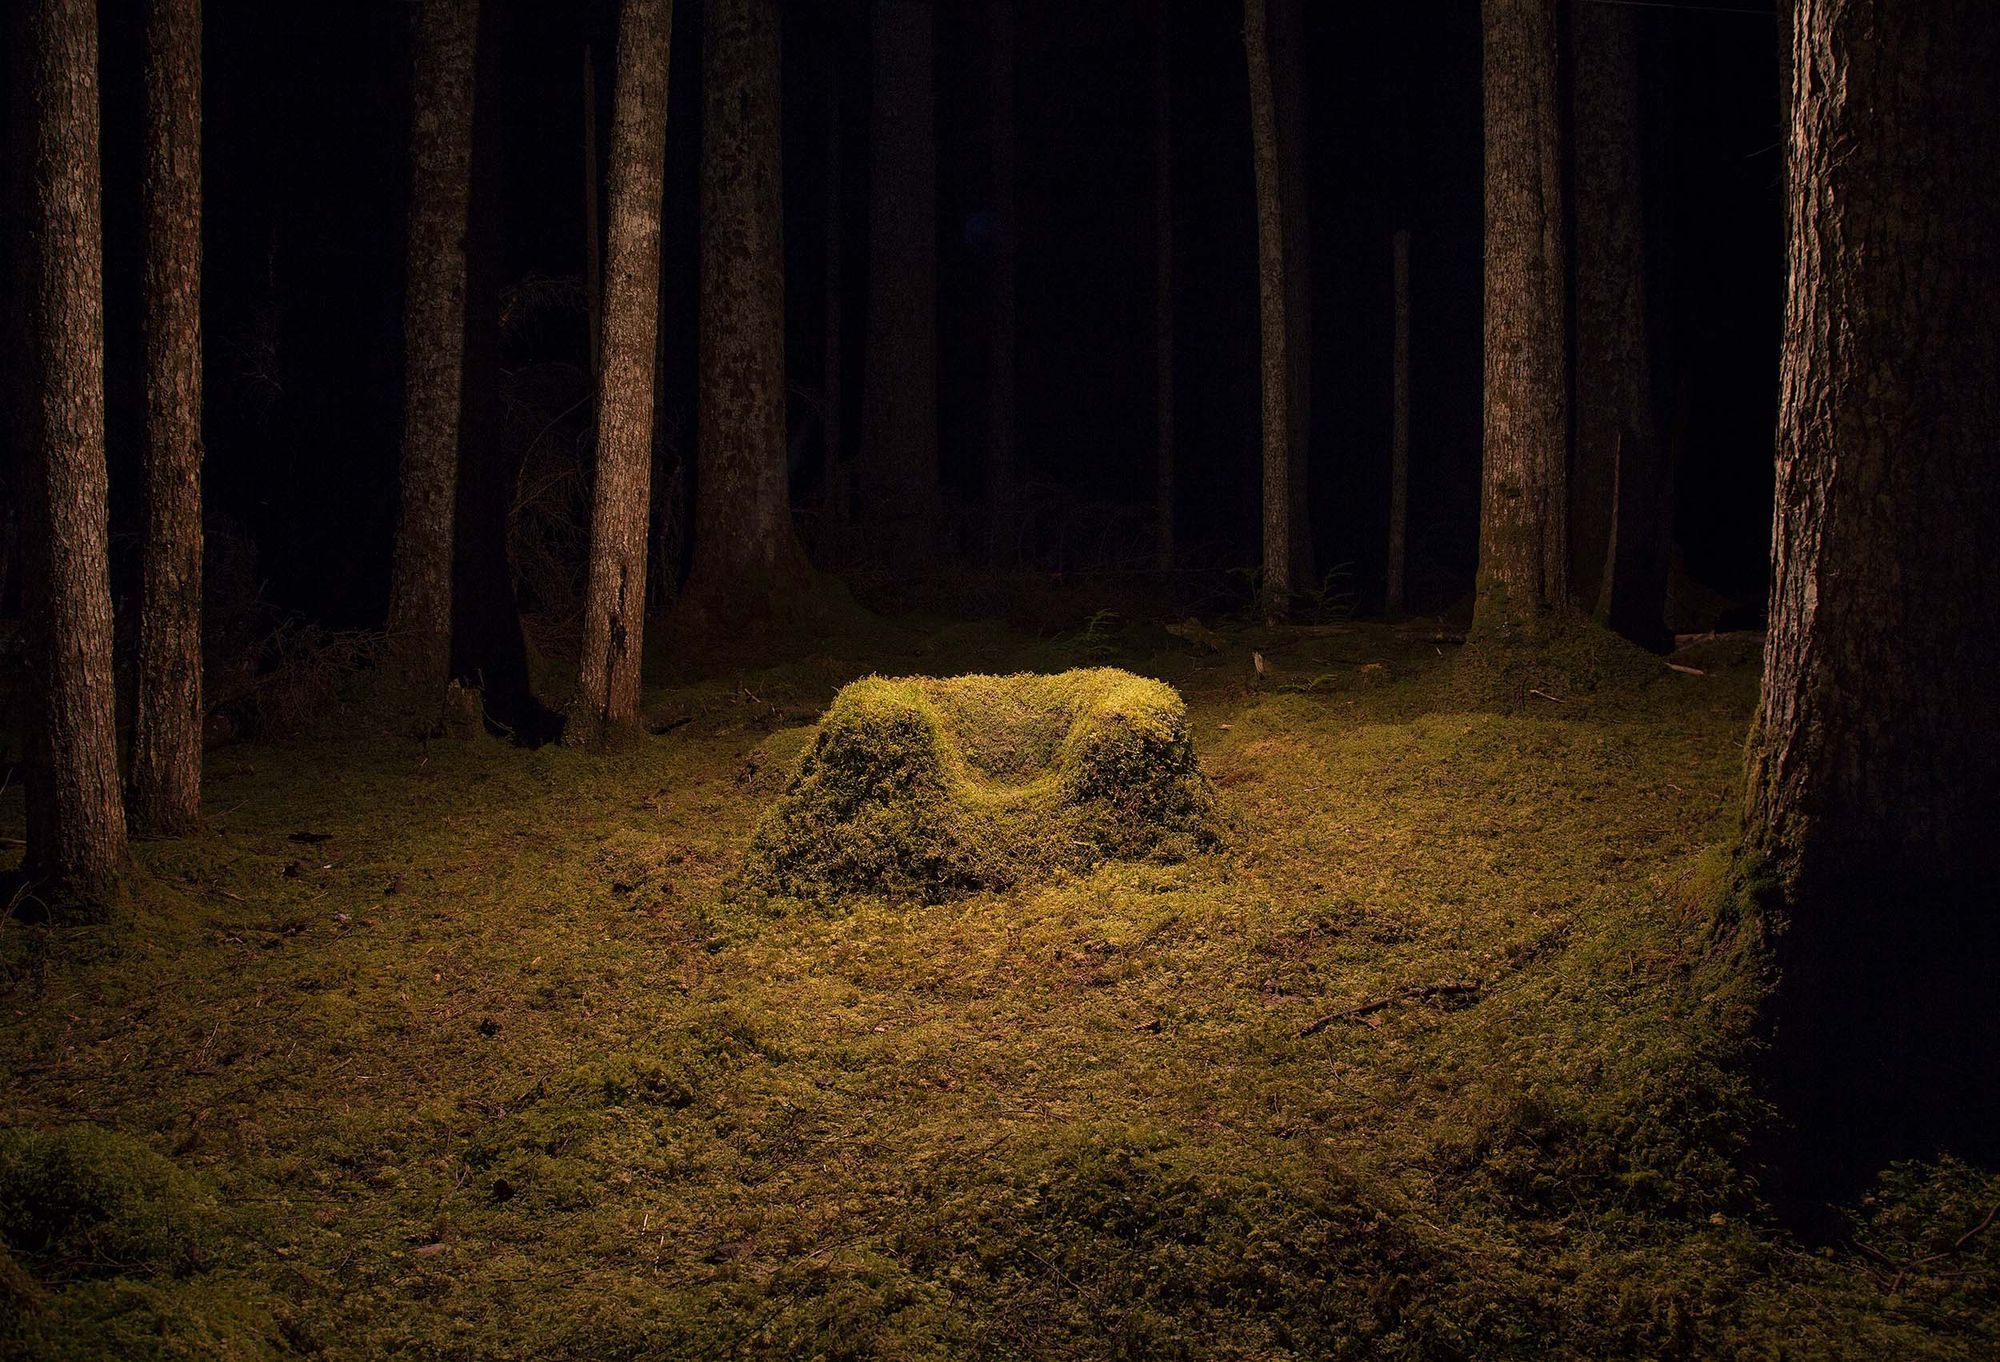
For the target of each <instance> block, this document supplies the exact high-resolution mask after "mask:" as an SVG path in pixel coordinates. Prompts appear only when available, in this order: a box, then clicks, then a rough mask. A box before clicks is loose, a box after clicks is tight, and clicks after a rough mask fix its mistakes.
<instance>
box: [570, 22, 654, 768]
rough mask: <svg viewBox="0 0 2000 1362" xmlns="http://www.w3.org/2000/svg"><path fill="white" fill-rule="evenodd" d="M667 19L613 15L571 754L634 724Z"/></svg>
mask: <svg viewBox="0 0 2000 1362" xmlns="http://www.w3.org/2000/svg"><path fill="white" fill-rule="evenodd" d="M673 14H674V11H673V3H672V0H625V5H624V8H623V10H622V11H621V12H620V16H619V25H618V81H617V88H616V89H615V91H614V92H613V98H614V111H613V117H612V125H611V192H610V209H611V222H610V232H609V243H608V248H607V250H606V252H605V256H606V260H605V281H604V354H603V369H602V370H601V371H600V373H599V374H598V382H597V479H596V484H595V487H594V489H593V493H592V501H591V515H590V579H589V585H588V587H587V588H586V590H585V599H584V619H583V656H582V658H581V659H580V661H579V663H578V668H577V670H578V676H577V689H578V694H577V699H576V703H575V704H574V705H573V706H572V707H571V711H570V716H569V723H568V726H567V727H566V728H565V729H564V731H563V738H564V741H565V742H569V743H572V744H587V743H593V742H597V741H600V740H601V739H603V738H604V737H605V736H606V734H607V730H609V729H616V728H622V727H625V726H627V725H630V724H632V723H635V722H636V721H637V720H638V717H639V666H640V660H641V654H642V651H643V649H644V646H645V624H646V520H647V514H648V512H649V511H650V509H651V505H652V501H651V498H652V472H653V384H654V379H655V374H654V350H655V348H656V345H657V341H658V338H659V324H660V194H661V189H662V183H661V182H662V179H663V178H664V173H665V161H666V146H667V65H668V52H669V50H670V47H671V44H672V41H673Z"/></svg>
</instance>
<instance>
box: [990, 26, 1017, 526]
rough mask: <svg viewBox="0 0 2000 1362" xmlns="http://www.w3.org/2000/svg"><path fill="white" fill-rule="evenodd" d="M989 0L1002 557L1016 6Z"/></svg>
mask: <svg viewBox="0 0 2000 1362" xmlns="http://www.w3.org/2000/svg"><path fill="white" fill-rule="evenodd" d="M1015 3H1016V0H987V17H988V21H989V24H990V27H991V39H992V47H991V52H990V54H989V56H988V61H989V62H990V67H989V70H988V94H987V105H988V117H989V118H990V119H991V120H992V126H991V135H992V138H993V159H992V171H993V281H992V283H993V313H992V325H993V329H992V332H991V334H990V335H989V337H988V340H987V347H988V352H989V353H988V355H987V365H986V521H987V523H986V557H987V561H988V562H989V563H991V562H995V561H997V560H998V559H999V557H1000V552H1001V544H1002V542H1003V541H1004V540H1005V538H1006V536H1007V534H1008V532H1009V531H1010V529H1011V528H1012V526H1013V523H1014V511H1015V494H1016V488H1015V474H1014V373H1015V367H1014V345H1015V297H1014V288H1015V279H1014V247H1015V232H1016V223H1015V214H1016V205H1015V190H1014V5H1015Z"/></svg>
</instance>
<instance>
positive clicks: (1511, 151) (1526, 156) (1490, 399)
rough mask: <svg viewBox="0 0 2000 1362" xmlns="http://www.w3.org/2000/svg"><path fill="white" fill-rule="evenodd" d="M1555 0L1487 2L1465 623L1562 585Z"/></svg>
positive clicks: (1534, 607)
mask: <svg viewBox="0 0 2000 1362" xmlns="http://www.w3.org/2000/svg"><path fill="white" fill-rule="evenodd" d="M1556 4H1557V0H1485V7H1484V17H1485V29H1486V47H1485V121H1486V380H1485V388H1486V402H1485V407H1486V411H1485V439H1484V451H1483V453H1484V470H1483V478H1482V485H1481V497H1480V514H1479V594H1478V603H1477V606H1476V607H1475V626H1476V627H1477V628H1478V629H1479V630H1480V631H1481V632H1482V633H1488V634H1492V635H1498V636H1508V635H1511V634H1513V633H1514V632H1515V631H1517V630H1518V629H1519V628H1521V627H1524V626H1527V625H1530V624H1533V623H1535V622H1537V621H1538V620H1539V619H1540V618H1541V617H1542V616H1544V615H1546V614H1550V613H1554V612H1559V611H1561V610H1562V609H1563V608H1564V607H1565V606H1566V604H1567V600H1568V594H1569V586H1568V582H1569V573H1568V568H1569V550H1568V546H1567V543H1566V533H1565V531H1566V529H1567V519H1568V514H1569V506H1568V498H1567V490H1566V487H1565V483H1566V481H1567V470H1568V463H1569V458H1568V445H1569V416H1568V410H1567V405H1568V391H1569V380H1568V345H1567V342H1566V335H1567V327H1566V321H1567V317H1566V304H1565V300H1564V274H1565V272H1566V269H1567V261H1566V259H1565V256H1564V249H1563V222H1562V218H1563V196H1562V175H1561V166H1562V157H1561V143H1560V138H1561V132H1560V128H1561V117H1560V108H1559V105H1558V103H1557V70H1556V59H1557V58H1556V54H1557V37H1556V32H1557V30H1556Z"/></svg>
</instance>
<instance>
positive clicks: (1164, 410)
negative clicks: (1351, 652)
mask: <svg viewBox="0 0 2000 1362" xmlns="http://www.w3.org/2000/svg"><path fill="white" fill-rule="evenodd" d="M1156 10H1157V13H1156V15H1155V22H1156V24H1157V25H1158V28H1157V30H1156V32H1155V33H1154V35H1153V567H1154V569H1155V570H1156V571H1159V572H1171V571H1173V567H1174V79H1173V51H1174V42H1173V38H1174V32H1173V12H1172V9H1171V7H1170V6H1169V4H1168V3H1167V0H1158V4H1157V5H1156Z"/></svg>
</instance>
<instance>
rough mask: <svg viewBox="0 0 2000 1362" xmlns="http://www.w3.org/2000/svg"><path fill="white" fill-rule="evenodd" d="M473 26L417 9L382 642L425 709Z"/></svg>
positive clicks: (447, 577)
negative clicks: (395, 467) (398, 500)
mask: <svg viewBox="0 0 2000 1362" xmlns="http://www.w3.org/2000/svg"><path fill="white" fill-rule="evenodd" d="M478 27H479V0H421V3H420V4H419V5H418V7H417V21H416V35H415V49H416V68H415V75H414V78H413V84H412V87H411V88H412V94H413V100H414V102H413V108H412V112H411V126H410V168H411V188H410V247H409V280H408V285H407V293H406V295H405V301H404V305H403V372H404V391H403V469H402V504H401V506H400V508H399V514H398V520H397V528H396V561H395V571H394V575H393V577H392V579H391V582H390V590H389V632H390V635H391V638H392V643H391V647H392V649H393V650H394V652H395V655H396V666H397V671H398V673H399V676H398V679H399V680H400V681H401V682H402V683H403V684H404V685H406V686H407V687H408V688H409V690H410V693H411V697H412V699H413V700H414V702H415V703H416V704H417V705H419V706H420V707H423V708H424V709H425V710H426V711H427V710H428V708H429V707H430V706H432V705H434V704H442V703H443V699H444V684H445V677H446V673H447V670H448V668H449V667H450V664H451V562H452V513H453V507H454V503H455V501H456V497H457V490H456V483H457V474H458V418H459V390H460V385H461V383H462V381H463V377H464V374H463V365H464V353H463V340H464V330H465V232H466V210H467V204H468V203H469V202H470V199H471V190H472V98H473V91H472V84H473V64H474V54H475V49H476V45H477V30H478Z"/></svg>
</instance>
